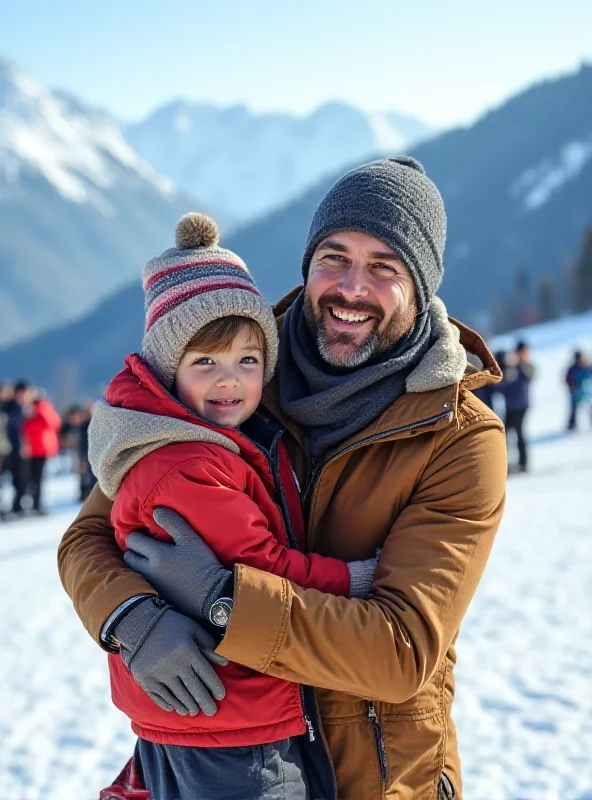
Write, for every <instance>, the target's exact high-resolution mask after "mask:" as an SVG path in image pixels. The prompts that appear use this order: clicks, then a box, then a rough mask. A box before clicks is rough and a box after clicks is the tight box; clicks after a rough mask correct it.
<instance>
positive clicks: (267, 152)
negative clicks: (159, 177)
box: [125, 100, 428, 223]
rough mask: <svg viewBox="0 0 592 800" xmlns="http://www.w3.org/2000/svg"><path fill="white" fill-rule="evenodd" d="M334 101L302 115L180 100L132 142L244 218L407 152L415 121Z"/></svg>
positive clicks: (129, 133) (136, 127)
mask: <svg viewBox="0 0 592 800" xmlns="http://www.w3.org/2000/svg"><path fill="white" fill-rule="evenodd" d="M401 120H402V121H401V124H399V122H398V118H397V115H396V114H394V113H392V114H381V113H368V112H365V111H363V110H361V109H359V108H356V107H355V106H353V105H351V104H349V103H346V102H344V101H341V100H332V101H329V102H326V103H323V104H322V105H320V106H318V107H317V108H315V109H314V110H313V111H312V112H310V113H309V114H307V115H305V116H296V115H294V114H288V113H284V112H265V113H255V112H253V111H252V110H250V109H249V108H248V107H247V106H245V105H244V104H237V105H234V106H230V107H226V108H218V107H216V106H214V105H212V104H206V103H189V102H187V101H182V100H176V101H174V102H171V103H167V104H166V105H165V106H162V107H161V108H159V109H156V110H155V111H154V112H152V113H151V114H150V116H149V117H148V118H147V119H145V120H144V121H143V122H138V123H135V124H133V125H129V126H127V127H126V128H125V134H126V137H127V139H128V141H129V142H130V144H132V146H133V147H134V148H135V149H136V150H137V151H138V152H139V153H140V154H141V155H142V156H143V157H144V158H145V159H146V160H147V161H149V162H150V163H151V164H152V165H153V166H154V167H155V168H156V169H157V170H158V171H159V172H161V173H163V174H165V175H169V176H170V177H171V178H172V179H173V180H174V181H175V182H176V183H177V184H178V185H179V186H181V187H182V188H183V189H184V190H185V191H187V192H188V193H190V194H193V195H196V196H198V197H205V198H206V199H209V200H210V202H211V203H212V204H213V205H214V206H218V207H220V208H223V209H226V211H227V212H229V213H230V214H231V216H232V217H234V218H235V219H236V220H238V221H240V222H243V223H244V222H246V221H248V220H250V219H253V218H254V217H257V216H260V215H262V214H266V213H269V212H270V211H272V210H273V209H274V208H275V207H277V206H279V205H283V204H285V203H286V202H289V201H290V200H291V199H292V198H293V197H296V196H298V195H299V194H301V193H302V192H304V191H305V190H306V189H308V188H309V187H310V186H312V185H313V184H314V183H315V182H316V181H318V180H319V179H320V178H322V177H323V176H324V175H327V174H331V173H332V172H335V171H336V170H338V169H340V168H344V169H345V168H346V167H349V166H350V164H352V163H354V162H356V161H364V160H368V159H369V158H372V157H373V156H375V155H376V154H386V153H390V152H393V151H400V150H402V149H408V148H409V147H410V146H411V144H412V143H413V142H415V141H417V140H418V139H419V138H420V137H421V136H422V135H423V137H425V135H426V134H427V132H428V129H427V127H426V126H424V125H422V123H420V122H419V121H417V120H414V121H413V124H414V125H415V129H413V124H412V123H410V122H409V121H408V120H406V118H404V117H401Z"/></svg>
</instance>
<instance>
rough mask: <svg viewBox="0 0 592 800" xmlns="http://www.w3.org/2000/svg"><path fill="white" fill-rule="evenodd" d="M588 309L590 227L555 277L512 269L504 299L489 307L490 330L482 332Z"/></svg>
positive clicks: (590, 298) (591, 270)
mask: <svg viewBox="0 0 592 800" xmlns="http://www.w3.org/2000/svg"><path fill="white" fill-rule="evenodd" d="M591 309H592V223H591V224H590V225H589V226H588V228H587V229H586V230H585V232H584V236H583V238H582V243H581V246H580V250H579V252H578V254H577V256H576V257H575V258H574V259H573V260H572V261H570V262H566V263H565V265H564V268H563V270H562V272H561V273H560V274H559V275H552V274H550V273H548V272H547V273H543V274H542V275H540V276H539V277H538V278H535V277H533V276H532V275H531V274H530V273H529V272H528V271H527V270H526V269H525V268H523V267H520V266H519V267H517V268H516V271H515V273H514V282H513V285H512V286H511V287H510V289H509V292H508V296H507V297H506V298H504V300H503V301H501V300H499V299H496V300H495V301H494V302H493V303H492V305H491V308H490V315H489V325H488V327H489V328H490V330H488V331H484V332H485V333H487V334H497V333H505V332H506V331H510V330H515V329H516V328H523V327H526V326H528V325H534V324H536V323H538V322H549V321H551V320H554V319H558V318H559V317H561V316H564V315H566V314H580V313H583V312H585V311H589V310H591Z"/></svg>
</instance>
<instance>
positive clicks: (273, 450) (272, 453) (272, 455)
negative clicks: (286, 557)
mask: <svg viewBox="0 0 592 800" xmlns="http://www.w3.org/2000/svg"><path fill="white" fill-rule="evenodd" d="M283 434H284V430H283V429H282V430H280V431H278V433H277V434H276V435H275V436H274V439H273V442H272V443H271V447H270V448H269V463H270V466H271V474H272V476H273V482H274V483H275V486H276V490H277V493H278V496H279V499H280V502H279V506H280V511H281V512H282V516H283V518H284V523H285V525H286V533H287V534H288V543H289V545H290V547H291V548H292V549H293V550H300V547H299V546H298V542H297V541H296V536H295V535H294V529H293V528H292V520H291V519H290V509H289V507H288V501H287V500H286V495H285V494H284V487H283V486H282V479H281V475H280V465H279V448H278V446H279V442H280V439H281V438H282V436H283ZM290 469H292V465H290ZM311 741H312V740H311Z"/></svg>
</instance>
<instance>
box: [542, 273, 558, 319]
mask: <svg viewBox="0 0 592 800" xmlns="http://www.w3.org/2000/svg"><path fill="white" fill-rule="evenodd" d="M539 312H540V317H541V320H542V321H543V322H548V321H549V320H551V319H557V317H558V316H559V303H558V298H557V284H556V283H555V280H554V279H553V278H552V277H551V276H550V275H543V276H541V279H540V281H539Z"/></svg>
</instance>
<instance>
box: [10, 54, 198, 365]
mask: <svg viewBox="0 0 592 800" xmlns="http://www.w3.org/2000/svg"><path fill="white" fill-rule="evenodd" d="M194 205H195V201H194V200H191V201H190V200H188V199H187V198H186V197H184V196H183V195H182V194H180V193H179V192H178V190H177V189H176V188H175V186H174V184H173V182H172V181H171V180H170V179H168V178H165V177H163V176H161V175H159V174H158V173H157V172H156V171H155V170H154V169H153V168H152V167H151V166H150V165H149V164H147V163H146V162H145V161H143V160H142V159H141V158H140V157H139V156H138V155H137V153H135V152H134V150H133V149H132V148H131V147H130V146H129V144H128V143H127V142H126V141H125V140H124V138H123V136H122V135H121V132H120V130H119V128H118V126H117V124H116V123H115V122H114V121H113V120H111V119H110V118H109V117H108V115H107V114H105V113H103V112H100V111H96V110H93V109H90V108H87V107H86V106H84V105H83V104H82V103H80V102H79V101H77V100H75V99H73V98H71V97H68V96H67V95H65V94H63V93H59V92H52V91H50V90H49V89H47V88H46V87H45V86H43V85H42V84H40V83H39V82H37V81H35V80H33V79H32V78H30V77H29V76H28V75H26V74H25V73H23V72H22V71H20V70H19V69H17V68H16V67H15V66H14V65H12V64H11V63H10V62H7V61H5V60H0V320H2V324H1V325H0V343H8V342H10V341H12V340H16V339H17V338H21V337H23V336H26V335H30V334H32V333H34V332H37V331H40V330H43V329H44V328H47V327H50V326H53V325H56V324H57V323H58V322H60V323H61V322H64V321H66V320H69V319H72V318H73V317H75V316H80V315H82V314H84V313H86V312H87V311H88V310H89V309H90V308H91V307H92V306H93V305H95V304H96V302H97V301H98V300H100V298H102V297H104V296H106V295H107V294H109V293H111V292H113V291H115V290H117V289H119V288H120V287H121V286H122V285H123V284H125V283H128V282H129V281H130V280H132V279H133V278H134V277H137V276H138V274H139V271H140V269H141V265H142V263H143V261H144V260H145V258H146V257H147V256H148V255H151V254H153V253H154V252H157V251H158V250H161V249H164V247H165V246H167V245H168V244H169V242H170V237H171V230H172V226H173V225H174V223H175V221H176V219H177V218H178V217H179V215H180V214H181V213H182V212H184V211H187V210H189V209H190V208H191V207H193V206H194ZM0 372H1V370H0Z"/></svg>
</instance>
